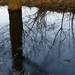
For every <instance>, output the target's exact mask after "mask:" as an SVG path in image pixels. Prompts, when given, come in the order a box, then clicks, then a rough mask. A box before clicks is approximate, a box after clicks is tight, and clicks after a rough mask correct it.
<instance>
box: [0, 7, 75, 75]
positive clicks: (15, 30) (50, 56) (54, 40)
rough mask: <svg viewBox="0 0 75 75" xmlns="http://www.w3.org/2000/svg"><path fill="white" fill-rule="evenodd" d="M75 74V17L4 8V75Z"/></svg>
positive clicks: (0, 69)
mask: <svg viewBox="0 0 75 75" xmlns="http://www.w3.org/2000/svg"><path fill="white" fill-rule="evenodd" d="M24 73H26V75H28V74H30V75H75V15H74V13H71V12H60V13H58V12H57V11H54V12H53V11H48V10H45V9H44V8H43V9H41V8H36V7H31V8H29V7H27V6H23V7H22V12H21V10H20V11H16V12H11V11H8V7H7V6H1V7H0V75H2V74H3V75H21V74H24Z"/></svg>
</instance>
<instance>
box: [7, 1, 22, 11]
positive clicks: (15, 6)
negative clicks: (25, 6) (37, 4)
mask: <svg viewBox="0 0 75 75" xmlns="http://www.w3.org/2000/svg"><path fill="white" fill-rule="evenodd" d="M21 6H22V0H8V9H9V10H19V9H21Z"/></svg>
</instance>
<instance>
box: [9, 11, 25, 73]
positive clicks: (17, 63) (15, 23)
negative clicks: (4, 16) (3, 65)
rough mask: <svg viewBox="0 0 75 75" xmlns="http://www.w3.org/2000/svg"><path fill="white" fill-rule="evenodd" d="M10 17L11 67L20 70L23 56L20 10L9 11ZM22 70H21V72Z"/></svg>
mask: <svg viewBox="0 0 75 75" xmlns="http://www.w3.org/2000/svg"><path fill="white" fill-rule="evenodd" d="M9 18H10V39H11V46H12V56H13V68H14V69H15V70H16V71H18V72H21V70H23V58H22V57H23V56H22V31H23V25H22V12H21V10H19V11H9ZM23 73H24V72H23V71H22V73H21V74H23Z"/></svg>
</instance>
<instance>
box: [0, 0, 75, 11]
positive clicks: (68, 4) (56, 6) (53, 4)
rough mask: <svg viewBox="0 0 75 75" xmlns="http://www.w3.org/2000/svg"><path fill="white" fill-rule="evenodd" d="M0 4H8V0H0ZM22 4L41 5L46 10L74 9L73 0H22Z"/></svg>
mask: <svg viewBox="0 0 75 75" xmlns="http://www.w3.org/2000/svg"><path fill="white" fill-rule="evenodd" d="M0 5H8V0H0ZM22 5H27V6H30V7H33V6H36V7H43V8H46V9H47V10H53V11H55V10H58V11H74V10H75V1H74V0H22Z"/></svg>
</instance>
